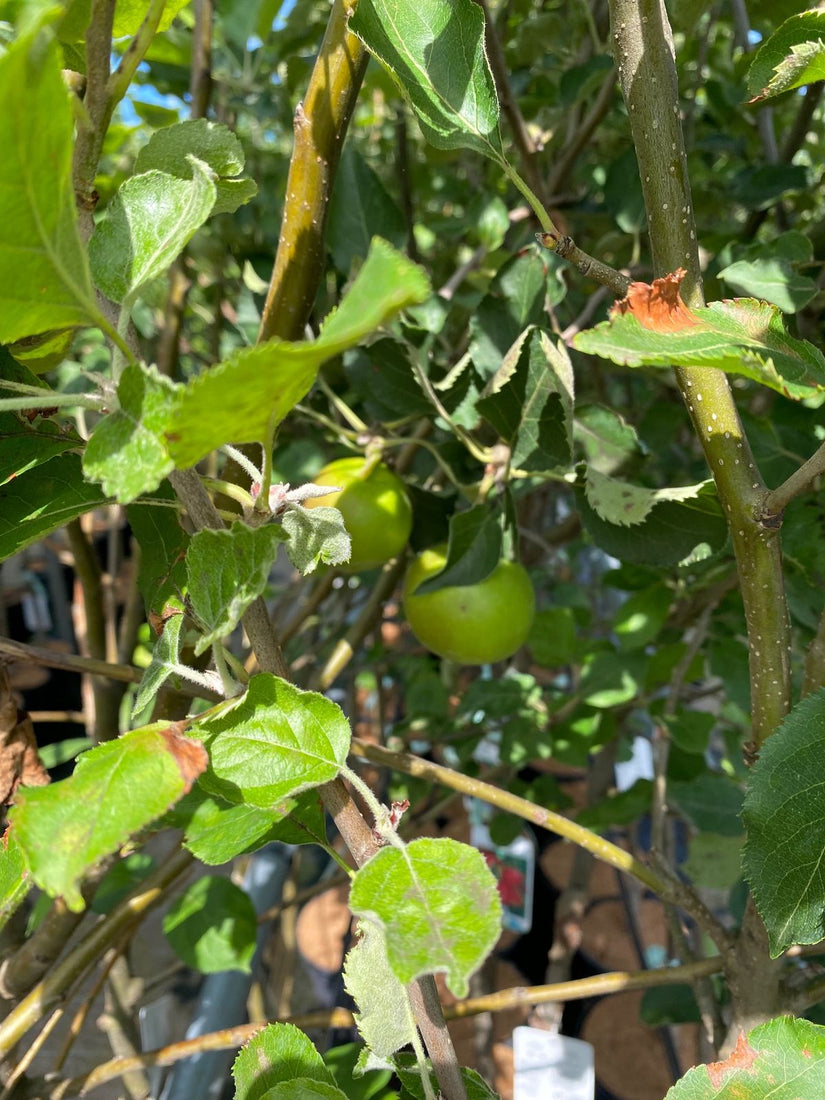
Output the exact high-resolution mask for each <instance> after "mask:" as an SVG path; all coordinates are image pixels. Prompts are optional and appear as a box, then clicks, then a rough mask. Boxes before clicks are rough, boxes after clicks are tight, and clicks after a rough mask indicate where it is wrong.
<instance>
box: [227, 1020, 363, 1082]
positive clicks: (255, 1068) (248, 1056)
mask: <svg viewBox="0 0 825 1100" xmlns="http://www.w3.org/2000/svg"><path fill="white" fill-rule="evenodd" d="M232 1076H233V1078H234V1079H235V1100H263V1097H264V1096H265V1095H267V1094H268V1093H269V1090H270V1089H272V1088H275V1087H276V1086H277V1085H279V1084H290V1083H293V1082H294V1083H295V1092H294V1096H295V1098H296V1100H298V1097H299V1096H303V1095H305V1093H304V1092H303V1089H302V1090H301V1091H298V1086H297V1079H301V1082H302V1085H303V1084H305V1083H308V1082H313V1083H315V1084H321V1085H329V1086H333V1077H332V1074H331V1073H330V1071H329V1070H328V1069H327V1067H326V1066H325V1065H324V1061H323V1059H322V1058H321V1055H320V1054H319V1053H318V1051H317V1050H316V1049H315V1047H314V1046H313V1045H312V1040H311V1039H310V1038H309V1037H308V1036H306V1035H305V1034H304V1033H303V1031H300V1030H299V1029H298V1028H297V1027H294V1026H293V1025H292V1024H269V1025H268V1026H267V1027H265V1028H264V1029H263V1030H262V1031H259V1032H258V1034H257V1035H256V1036H255V1037H254V1038H252V1039H250V1041H249V1042H248V1043H247V1044H246V1046H245V1047H243V1048H242V1049H241V1051H240V1053H239V1054H238V1057H237V1058H236V1059H235V1064H234V1065H233V1066H232ZM341 1095H343V1094H341Z"/></svg>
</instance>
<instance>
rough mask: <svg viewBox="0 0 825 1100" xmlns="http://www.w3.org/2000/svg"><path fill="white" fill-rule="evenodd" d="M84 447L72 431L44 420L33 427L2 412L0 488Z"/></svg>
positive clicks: (0, 414)
mask: <svg viewBox="0 0 825 1100" xmlns="http://www.w3.org/2000/svg"><path fill="white" fill-rule="evenodd" d="M82 446H83V440H82V439H81V438H80V436H78V435H77V433H76V432H74V431H73V430H72V429H71V428H68V427H58V425H57V424H55V423H54V422H53V421H51V420H44V419H43V417H42V416H41V417H38V418H37V420H36V421H35V423H34V424H33V425H29V424H27V423H26V421H25V420H24V419H22V418H21V417H19V416H18V415H16V414H15V413H12V412H0V485H5V483H6V482H7V481H10V480H11V479H12V478H15V477H20V475H21V474H25V473H26V471H27V470H32V469H34V467H35V466H40V465H41V464H42V463H44V462H48V461H49V459H50V458H54V457H55V455H59V454H63V452H64V451H69V450H71V449H72V448H74V447H82Z"/></svg>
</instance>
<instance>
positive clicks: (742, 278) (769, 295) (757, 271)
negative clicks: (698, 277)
mask: <svg viewBox="0 0 825 1100" xmlns="http://www.w3.org/2000/svg"><path fill="white" fill-rule="evenodd" d="M719 278H720V279H724V281H725V282H726V283H729V284H730V286H732V287H733V289H734V290H735V291H738V292H739V293H740V294H752V295H753V296H754V297H756V298H764V299H765V301H767V302H772V303H773V305H775V306H777V307H778V308H779V309H781V310H782V312H783V313H797V312H798V311H799V310H800V309H803V308H804V307H805V306H806V305H807V304H808V302H810V300H811V299H812V298H813V296H814V295H815V294H816V291H817V286H816V283H815V282H814V280H813V279H809V278H808V276H807V275H800V274H799V272H798V271H797V270H796V268H795V266H794V265H793V264H792V263H791V262H790V261H789V260H785V259H782V258H781V257H779V256H766V257H764V258H757V259H754V260H737V261H736V263H732V264H728V266H727V267H725V268H723V269H722V270H721V271H720V272H719Z"/></svg>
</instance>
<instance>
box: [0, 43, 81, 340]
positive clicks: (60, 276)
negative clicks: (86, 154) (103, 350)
mask: <svg viewBox="0 0 825 1100" xmlns="http://www.w3.org/2000/svg"><path fill="white" fill-rule="evenodd" d="M61 68H62V62H61V58H60V48H59V46H58V45H57V43H56V42H54V41H52V40H50V39H49V37H48V32H47V31H42V32H34V33H30V34H25V35H22V36H21V37H20V38H18V39H17V41H16V42H14V43H13V44H12V45H11V46H9V48H8V49H7V50H6V52H5V54H4V55H3V56H2V57H0V100H1V101H2V102H3V103H4V104H5V105H6V110H5V111H4V112H3V121H2V123H0V145H2V149H3V172H2V177H0V343H4V344H8V343H13V342H14V341H15V340H20V339H21V338H23V337H25V336H33V335H35V334H37V333H41V332H48V331H50V330H52V329H55V328H72V327H76V326H78V325H84V324H88V323H89V322H93V323H94V322H95V321H96V319H97V318H98V309H97V305H96V303H95V300H94V294H93V291H92V285H91V280H90V278H89V265H88V263H87V261H86V253H85V251H84V249H83V247H82V245H81V243H80V237H79V236H78V232H77V224H76V214H75V197H74V188H73V186H72V149H73V145H74V119H73V117H72V109H71V106H70V101H69V92H68V89H67V88H66V86H65V84H64V83H63V80H62V78H61V76H60V70H61ZM35 135H36V140H33V137H34V136H35Z"/></svg>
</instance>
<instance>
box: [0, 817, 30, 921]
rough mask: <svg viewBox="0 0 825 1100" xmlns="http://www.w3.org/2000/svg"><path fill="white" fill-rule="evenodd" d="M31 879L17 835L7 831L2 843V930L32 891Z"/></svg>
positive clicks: (0, 890) (0, 858)
mask: <svg viewBox="0 0 825 1100" xmlns="http://www.w3.org/2000/svg"><path fill="white" fill-rule="evenodd" d="M31 885H32V884H31V879H30V878H29V872H28V868H27V867H26V860H25V857H24V855H23V851H22V849H21V847H20V842H19V841H18V839H17V833H16V831H15V830H14V829H6V832H5V833H4V835H3V839H2V841H0V928H3V927H5V925H6V923H7V921H8V919H9V917H11V915H12V914H13V913H14V912H15V910H16V909H17V908H18V906H19V905H20V903H21V902H22V901H23V899H24V898H25V896H26V894H28V892H29V890H30V889H31Z"/></svg>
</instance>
